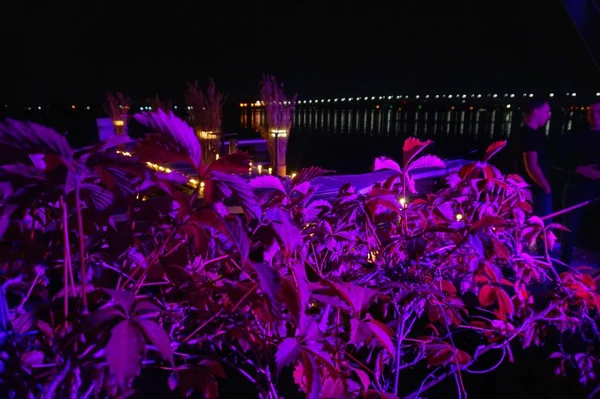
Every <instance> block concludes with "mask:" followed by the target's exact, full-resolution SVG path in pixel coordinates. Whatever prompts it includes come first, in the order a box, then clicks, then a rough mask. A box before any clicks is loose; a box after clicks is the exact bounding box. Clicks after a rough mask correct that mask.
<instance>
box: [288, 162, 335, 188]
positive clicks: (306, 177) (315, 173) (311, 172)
mask: <svg viewBox="0 0 600 399" xmlns="http://www.w3.org/2000/svg"><path fill="white" fill-rule="evenodd" d="M329 173H331V171H330V170H326V169H323V168H319V167H317V166H311V167H308V168H304V169H300V171H299V172H298V173H297V174H296V176H295V177H294V178H293V179H292V188H294V187H297V186H299V185H301V184H303V183H306V182H308V181H311V180H312V179H314V178H315V177H319V176H324V175H326V174H329Z"/></svg>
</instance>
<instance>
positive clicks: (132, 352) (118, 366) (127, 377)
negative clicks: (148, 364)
mask: <svg viewBox="0 0 600 399" xmlns="http://www.w3.org/2000/svg"><path fill="white" fill-rule="evenodd" d="M145 347H146V345H145V343H144V336H143V335H142V333H141V331H140V330H139V328H138V326H137V324H136V323H135V322H133V321H131V320H123V321H121V322H120V323H119V324H117V325H116V326H115V327H114V328H113V329H112V330H111V332H110V339H109V340H108V344H107V345H106V362H107V363H108V366H109V368H110V371H111V373H112V374H113V375H114V376H115V380H116V381H117V383H118V384H119V386H120V387H121V389H123V390H125V389H126V388H127V387H128V385H129V382H130V381H131V379H132V378H134V377H136V376H137V375H138V374H139V373H140V370H141V360H142V354H143V353H144V349H145Z"/></svg>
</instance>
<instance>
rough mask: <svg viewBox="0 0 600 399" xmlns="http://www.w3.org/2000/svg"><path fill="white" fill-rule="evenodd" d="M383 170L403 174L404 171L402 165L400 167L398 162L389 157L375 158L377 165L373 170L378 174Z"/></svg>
mask: <svg viewBox="0 0 600 399" xmlns="http://www.w3.org/2000/svg"><path fill="white" fill-rule="evenodd" d="M382 169H391V170H395V171H396V172H402V170H401V169H400V165H398V163H397V162H396V161H394V160H392V159H390V158H387V157H379V158H375V165H374V166H373V170H374V171H375V172H376V171H378V170H382Z"/></svg>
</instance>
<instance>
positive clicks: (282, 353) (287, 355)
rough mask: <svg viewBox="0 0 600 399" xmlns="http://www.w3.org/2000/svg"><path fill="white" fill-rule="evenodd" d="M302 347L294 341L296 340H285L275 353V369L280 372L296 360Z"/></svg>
mask: <svg viewBox="0 0 600 399" xmlns="http://www.w3.org/2000/svg"><path fill="white" fill-rule="evenodd" d="M301 350H302V347H301V346H300V344H299V343H298V341H297V340H296V338H286V339H284V340H283V341H281V343H280V344H279V346H278V347H277V352H276V353H275V363H276V364H277V369H278V370H281V369H282V368H284V367H285V366H287V365H288V364H290V363H291V362H293V361H294V360H296V359H297V358H298V356H299V355H300V352H301Z"/></svg>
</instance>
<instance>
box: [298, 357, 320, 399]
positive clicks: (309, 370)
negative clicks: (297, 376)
mask: <svg viewBox="0 0 600 399" xmlns="http://www.w3.org/2000/svg"><path fill="white" fill-rule="evenodd" d="M302 365H303V369H304V378H305V380H306V388H307V392H306V398H307V399H319V398H320V397H321V388H322V384H321V374H320V373H319V367H318V366H317V362H316V360H315V358H314V357H313V356H312V355H311V354H310V353H308V352H306V351H303V352H302Z"/></svg>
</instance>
